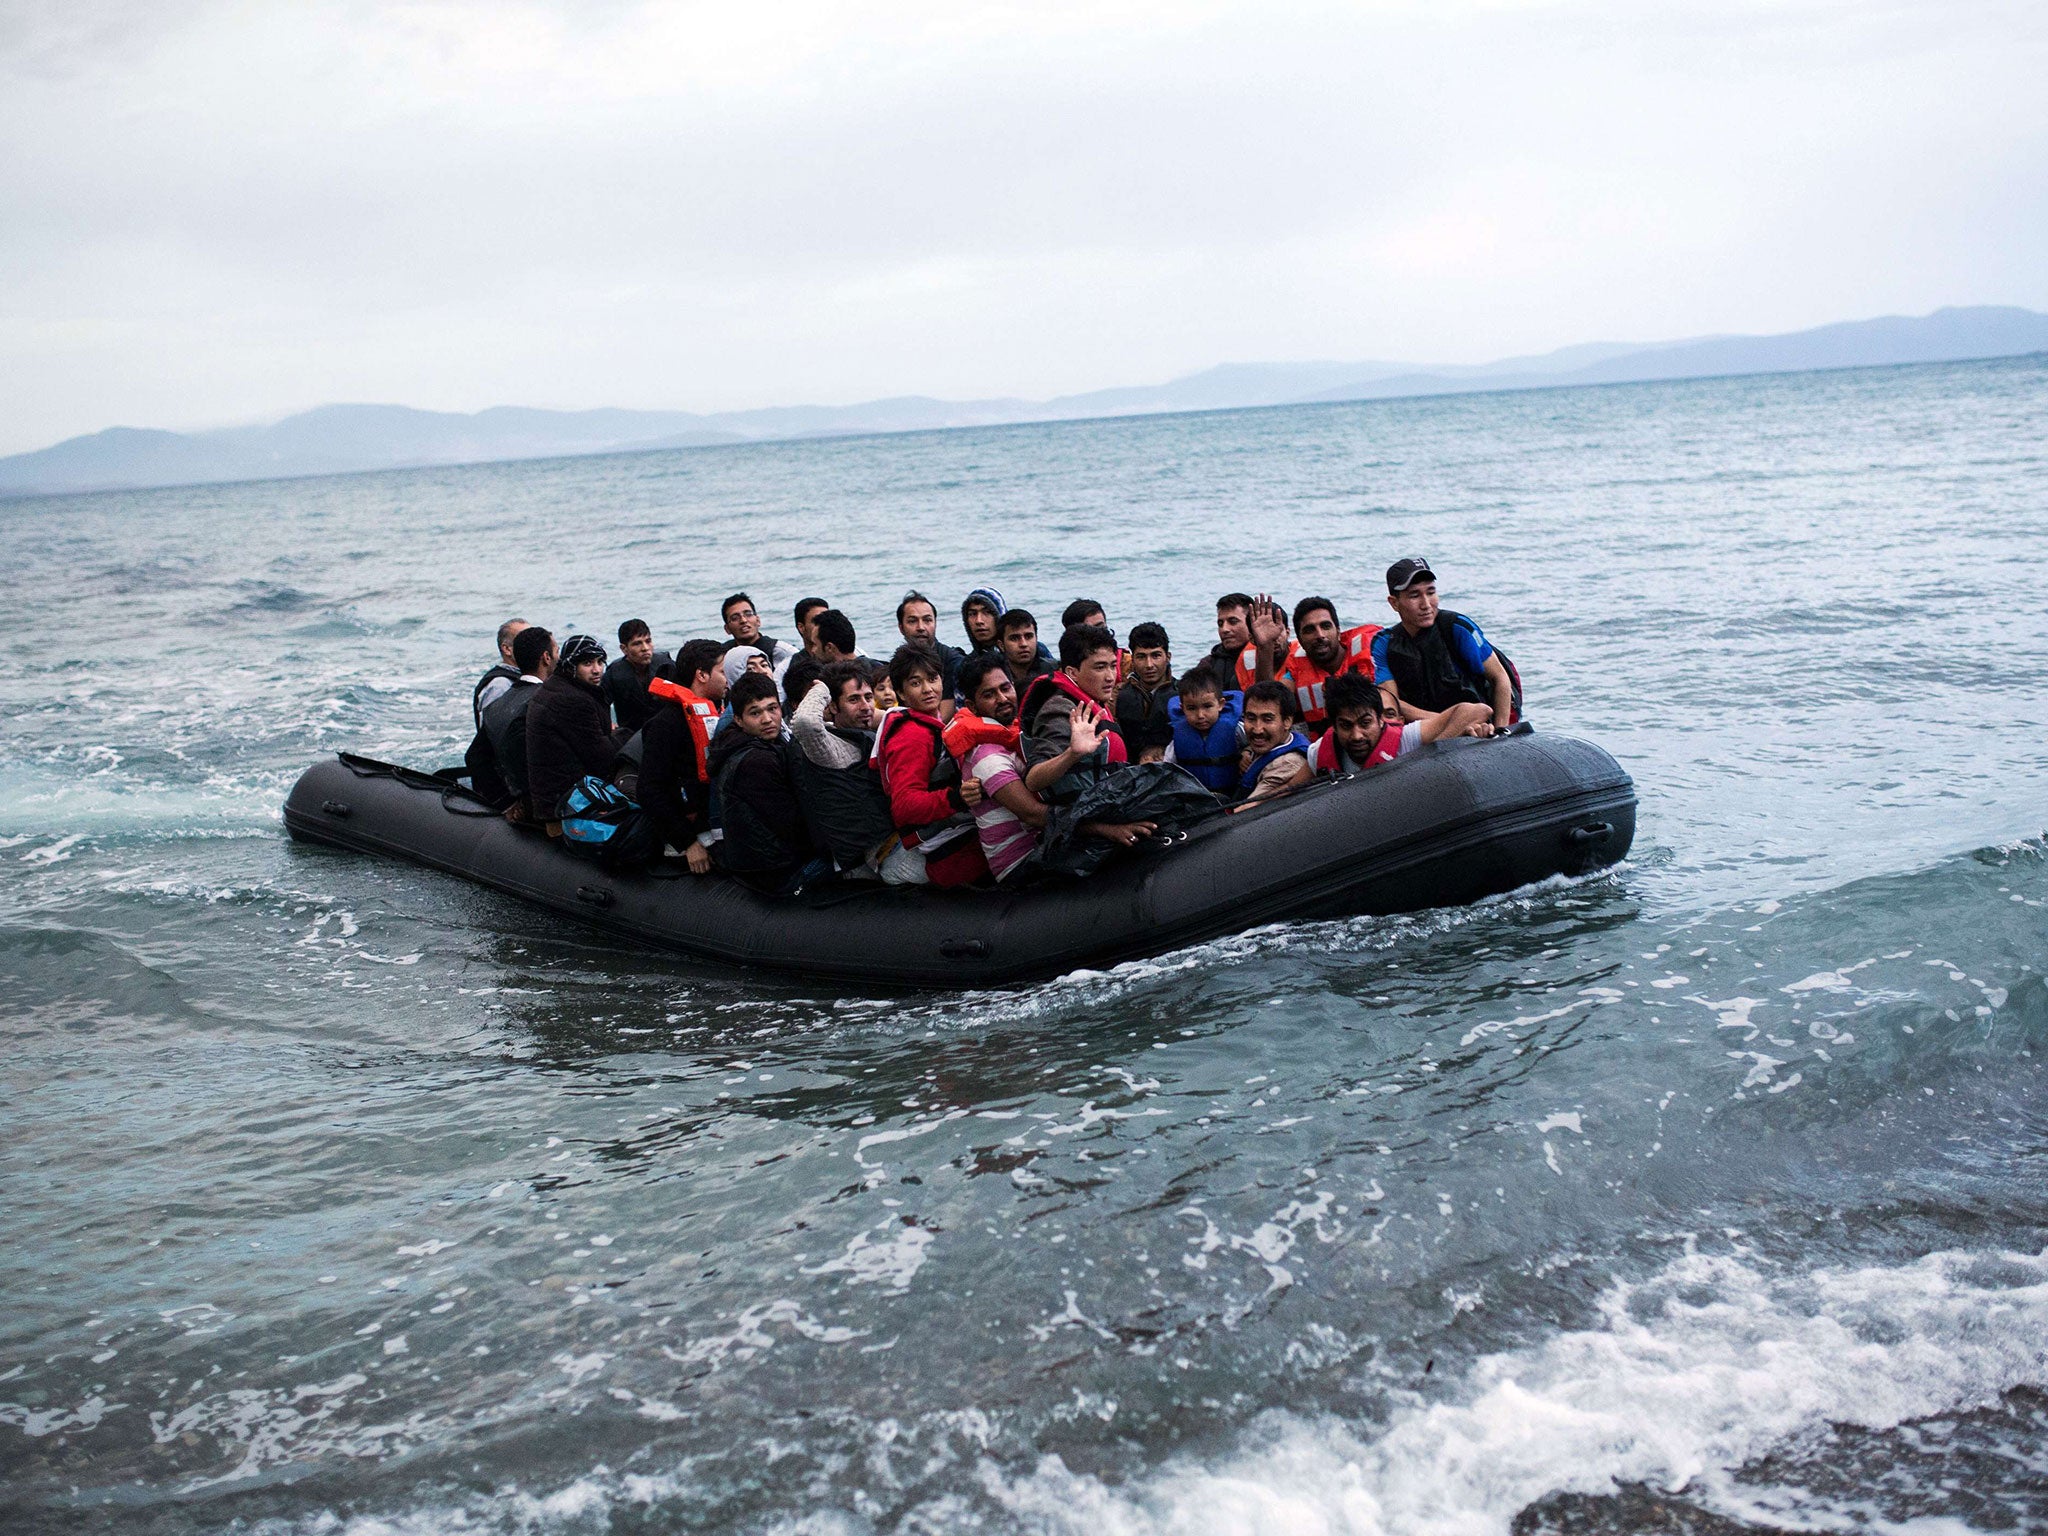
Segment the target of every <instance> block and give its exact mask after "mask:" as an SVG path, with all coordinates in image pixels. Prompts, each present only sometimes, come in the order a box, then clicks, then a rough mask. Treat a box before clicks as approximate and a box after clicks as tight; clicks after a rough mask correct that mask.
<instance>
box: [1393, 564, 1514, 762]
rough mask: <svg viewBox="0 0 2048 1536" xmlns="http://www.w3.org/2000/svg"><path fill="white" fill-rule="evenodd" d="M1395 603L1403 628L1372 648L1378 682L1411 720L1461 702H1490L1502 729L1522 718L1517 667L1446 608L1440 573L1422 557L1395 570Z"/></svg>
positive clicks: (1399, 626) (1471, 625)
mask: <svg viewBox="0 0 2048 1536" xmlns="http://www.w3.org/2000/svg"><path fill="white" fill-rule="evenodd" d="M1387 605H1388V606H1389V607H1390V608H1392V609H1393V610H1394V612H1395V613H1396V614H1398V615H1399V616H1400V619H1401V622H1400V623H1399V624H1391V625H1389V626H1387V627H1386V628H1385V629H1383V630H1381V631H1380V632H1379V634H1378V635H1377V636H1376V637H1375V638H1374V640H1373V643H1372V659H1373V671H1374V680H1375V681H1376V682H1378V684H1379V685H1380V688H1381V690H1382V691H1383V692H1385V693H1386V694H1387V695H1388V697H1389V698H1390V699H1391V700H1392V702H1393V703H1394V705H1395V707H1396V709H1397V710H1398V711H1399V713H1400V716H1401V718H1402V719H1404V720H1419V719H1421V718H1422V717H1423V716H1424V715H1432V714H1435V713H1437V712H1438V711H1439V710H1445V709H1449V708H1450V707H1451V706H1452V705H1453V704H1462V703H1473V704H1484V705H1486V706H1487V707H1488V708H1490V709H1491V710H1492V711H1493V724H1494V729H1496V730H1501V731H1505V730H1506V729H1507V728H1508V727H1509V726H1511V725H1513V724H1514V723H1515V722H1516V721H1517V720H1519V719H1521V717H1522V679H1521V676H1520V674H1518V673H1517V672H1516V671H1515V665H1514V663H1513V662H1511V661H1509V660H1508V659H1507V657H1506V656H1504V655H1502V654H1501V653H1500V652H1499V651H1497V650H1495V649H1494V647H1493V646H1492V645H1491V644H1490V643H1489V642H1488V641H1487V638H1486V636H1485V635H1484V634H1483V633H1482V632H1481V631H1480V628H1479V626H1478V625H1477V624H1475V623H1473V622H1472V620H1470V619H1468V618H1466V617H1465V615H1463V614H1462V613H1453V612H1451V610H1450V609H1448V608H1442V607H1439V606H1438V603H1437V595H1436V572H1434V571H1432V570H1431V569H1430V568H1429V562H1428V561H1427V560H1424V559H1422V558H1421V557H1420V556H1410V557H1409V558H1408V559H1406V560H1396V561H1395V562H1394V563H1393V564H1392V565H1390V566H1388V567H1387Z"/></svg>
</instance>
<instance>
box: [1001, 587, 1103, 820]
mask: <svg viewBox="0 0 2048 1536" xmlns="http://www.w3.org/2000/svg"><path fill="white" fill-rule="evenodd" d="M1115 690H1116V636H1114V635H1112V634H1111V633H1110V632H1109V631H1108V630H1106V629H1099V628H1097V627H1096V626H1094V625H1092V624H1077V625H1075V626H1074V628H1072V629H1070V630H1068V631H1067V632H1066V633H1065V634H1063V635H1061V636H1060V667H1059V670H1058V671H1056V672H1050V673H1047V674H1046V675H1045V676H1043V677H1037V678H1033V679H1032V681H1031V685H1030V687H1028V688H1027V689H1025V690H1024V694H1023V701H1022V702H1021V703H1020V704H1019V706H1018V710H1017V717H1018V720H1019V722H1020V723H1021V724H1022V726H1023V728H1024V761H1025V763H1026V764H1028V765H1029V766H1028V770H1027V771H1026V773H1025V775H1024V782H1025V784H1026V786H1027V787H1028V788H1029V789H1030V790H1031V792H1032V793H1033V794H1036V795H1041V796H1043V797H1044V798H1045V799H1046V800H1048V801H1050V802H1051V803H1053V804H1055V805H1059V804H1064V803H1065V802H1067V801H1069V800H1071V799H1072V798H1073V797H1074V796H1075V795H1077V794H1079V793H1080V791H1081V788H1082V785H1081V783H1080V782H1079V780H1078V779H1077V778H1073V777H1072V776H1073V775H1075V774H1076V771H1077V770H1079V769H1080V768H1081V767H1082V765H1083V764H1085V763H1088V762H1090V761H1091V760H1092V761H1095V762H1096V763H1097V765H1098V766H1100V767H1107V766H1108V765H1109V764H1112V763H1124V762H1129V761H1130V753H1129V751H1128V749H1127V748H1126V746H1125V744H1124V739H1123V737H1121V736H1119V735H1118V734H1117V729H1116V719H1115V716H1113V715H1112V714H1111V713H1110V704H1111V701H1112V698H1113V696H1114V693H1115ZM1077 718H1081V719H1086V720H1088V721H1090V722H1092V724H1093V725H1094V726H1095V727H1096V729H1095V731H1093V732H1088V733H1083V732H1078V731H1076V729H1075V721H1076V719H1077ZM1089 735H1094V736H1097V737H1098V740H1092V741H1091V740H1088V739H1087V737H1088V736H1089Z"/></svg>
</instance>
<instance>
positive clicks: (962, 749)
mask: <svg viewBox="0 0 2048 1536" xmlns="http://www.w3.org/2000/svg"><path fill="white" fill-rule="evenodd" d="M942 734H943V737H944V740H945V743H946V750H947V751H948V752H950V753H952V754H953V756H954V757H955V758H956V759H957V760H958V761H960V762H961V763H965V762H966V761H967V754H968V753H970V752H972V751H973V750H974V749H975V748H976V747H982V746H987V745H988V744H989V743H991V742H993V743H994V744H995V745H997V746H999V747H1014V746H1016V745H1017V737H1018V736H1019V734H1021V733H1020V731H1019V729H1018V726H1017V722H1016V721H1014V720H1012V721H1011V722H1010V723H1009V724H1008V725H997V724H996V723H995V721H993V720H989V719H986V718H984V717H983V716H981V715H977V714H976V713H975V712H974V711H973V710H971V709H966V708H961V709H956V710H954V711H953V718H952V719H951V720H948V721H947V722H946V729H945V731H944V732H943V733H942Z"/></svg>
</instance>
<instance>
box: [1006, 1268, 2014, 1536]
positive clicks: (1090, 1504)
mask: <svg viewBox="0 0 2048 1536" xmlns="http://www.w3.org/2000/svg"><path fill="white" fill-rule="evenodd" d="M2044 1336H2048V1254H2042V1255H2038V1256H2021V1255H2005V1256H2002V1257H2001V1258H2000V1259H1999V1260H1998V1261H1997V1262H1996V1263H1995V1264H1993V1263H1986V1262H1985V1261H1984V1260H1982V1259H1981V1258H1979V1257H1977V1256H1974V1255H1969V1254H1962V1253H1941V1254H1935V1255H1933V1256H1931V1257H1929V1258H1926V1259H1923V1260H1921V1261H1920V1262H1919V1263H1916V1264H1910V1265H1906V1266H1904V1267H1900V1268H1884V1267H1874V1268H1867V1269H1847V1270H1833V1271H1821V1272H1818V1273H1813V1274H1807V1275H1803V1276H1790V1275H1778V1274H1773V1273H1771V1272H1769V1271H1767V1270H1763V1269H1760V1268H1755V1267H1751V1266H1750V1265H1748V1264H1745V1263H1743V1262H1741V1261H1739V1260H1736V1259H1731V1258H1725V1257H1721V1258H1710V1257H1705V1256H1701V1255H1697V1254H1688V1255H1687V1256H1685V1257H1683V1258H1680V1259H1678V1260H1676V1261H1675V1262H1673V1263H1672V1264H1671V1265H1670V1266H1668V1267H1667V1269H1666V1270H1665V1271H1664V1272H1663V1273H1662V1274H1661V1275H1659V1276H1657V1277H1656V1278H1655V1279H1654V1280H1652V1281H1650V1282H1647V1283H1644V1284H1641V1285H1619V1286H1616V1287H1614V1288H1612V1289H1611V1290H1610V1291H1609V1293H1608V1294H1607V1296H1606V1297H1605V1298H1604V1300H1603V1303H1602V1307H1601V1321H1600V1324H1599V1326H1597V1327H1594V1328H1589V1329H1585V1330H1582V1331H1577V1332H1572V1333H1566V1334H1561V1335H1559V1336H1557V1337H1555V1338H1553V1339H1551V1340H1550V1341H1549V1342H1547V1343H1544V1344H1541V1345H1538V1346H1535V1347H1533V1348H1531V1349H1527V1350H1521V1351H1515V1352H1511V1353H1506V1354H1500V1355H1494V1356H1490V1357H1487V1358H1485V1359H1483V1360H1481V1361H1480V1362H1479V1363H1478V1364H1477V1366H1476V1367H1475V1368H1474V1369H1473V1370H1472V1371H1471V1372H1470V1373H1469V1375H1468V1376H1467V1378H1466V1379H1465V1381H1464V1382H1463V1384H1462V1385H1461V1386H1460V1387H1459V1388H1458V1389H1456V1390H1455V1391H1454V1392H1453V1393H1452V1395H1451V1396H1450V1397H1448V1398H1446V1399H1444V1400H1440V1401H1435V1402H1430V1403H1419V1402H1418V1403H1415V1404H1413V1405H1412V1406H1410V1407H1407V1408H1405V1409H1402V1410H1400V1411H1398V1412H1397V1413H1396V1414H1395V1415H1394V1417H1393V1419H1392V1421H1391V1422H1390V1423H1389V1424H1388V1426H1387V1428H1386V1430H1385V1432H1384V1433H1382V1434H1380V1435H1378V1436H1376V1437H1372V1438H1367V1437H1366V1436H1364V1435H1363V1434H1361V1433H1360V1432H1359V1431H1357V1430H1356V1429H1354V1428H1352V1427H1349V1426H1346V1425H1343V1424H1340V1423H1337V1422H1335V1421H1332V1420H1310V1419H1306V1418H1301V1417H1297V1416H1294V1415H1289V1414H1275V1415H1269V1416H1268V1417H1267V1418H1266V1419H1264V1420H1262V1421H1261V1422H1260V1423H1259V1424H1258V1425H1256V1426H1254V1428H1253V1430H1252V1431H1251V1432H1250V1433H1249V1435H1248V1437H1247V1439H1248V1443H1247V1444H1246V1445H1245V1446H1244V1447H1243V1448H1242V1449H1240V1450H1239V1451H1238V1452H1237V1453H1235V1454H1234V1455H1232V1456H1229V1457H1227V1458H1224V1459H1222V1460H1218V1461H1211V1462H1192V1461H1189V1462H1174V1463H1169V1464H1168V1465H1167V1466H1165V1467H1163V1468H1161V1469H1160V1470H1159V1471H1158V1472H1156V1473H1154V1474H1152V1475H1151V1476H1149V1477H1147V1478H1144V1479H1141V1480H1139V1481H1138V1482H1136V1483H1135V1484H1131V1485H1126V1486H1122V1487H1114V1488H1113V1487H1110V1486H1107V1485H1105V1484H1103V1483H1102V1482H1100V1481H1098V1480H1097V1479H1095V1478H1093V1477H1090V1476H1085V1475H1082V1474H1078V1473H1074V1472H1071V1471H1069V1470H1068V1469H1067V1468H1066V1467H1065V1466H1064V1465H1063V1464H1062V1463H1061V1462H1060V1461H1059V1460H1058V1459H1057V1458H1052V1457H1048V1458H1047V1459H1046V1460H1045V1461H1044V1462H1042V1463H1041V1464H1040V1465H1039V1466H1038V1467H1037V1468H1036V1469H1035V1470H1034V1471H1032V1472H1031V1473H1029V1474H1027V1475H1024V1476H1021V1477H1014V1478H1003V1477H998V1476H995V1475H993V1474H991V1475H990V1477H989V1487H990V1489H991V1491H992V1492H993V1493H994V1494H995V1496H996V1497H997V1498H998V1499H999V1500H1000V1501H1001V1502H1002V1503H1003V1504H1004V1505H1006V1506H1007V1507H1008V1508H1009V1509H1010V1510H1011V1512H1012V1513H1013V1514H1014V1515H1015V1516H1016V1517H1017V1518H1018V1520H1019V1523H1020V1524H1022V1525H1024V1526H1026V1527H1027V1528H1029V1529H1031V1530H1034V1531H1046V1532H1067V1531H1072V1532H1088V1533H1090V1536H1095V1533H1108V1536H1166V1533H1183V1532H1185V1533H1194V1532H1212V1531H1214V1532H1231V1533H1233V1536H1266V1533H1272V1536H1297V1533H1317V1536H1382V1533H1386V1536H1393V1533H1397V1532H1398V1533H1417V1532H1429V1533H1447V1536H1468V1533H1469V1536H1481V1533H1484V1536H1496V1533H1501V1532H1505V1531H1506V1530H1507V1529H1508V1528H1509V1525H1510V1522H1511V1521H1512V1520H1513V1517H1514V1515H1515V1513H1516V1511H1518V1510H1520V1509H1522V1508H1523V1507H1525V1506H1526V1505H1528V1504H1529V1503H1531V1502H1532V1501H1534V1500H1536V1499H1539V1498H1542V1497H1544V1496H1545V1495H1547V1494H1550V1493H1553V1492H1558V1491H1565V1490H1576V1491H1582V1492H1593V1493H1598V1492H1604V1491H1606V1490H1608V1489H1610V1488H1611V1487H1612V1486H1613V1483H1614V1481H1615V1480H1616V1479H1624V1480H1630V1481H1642V1482H1647V1483H1650V1484H1653V1485H1657V1486H1662V1487H1667V1488H1677V1487H1681V1486H1685V1485H1687V1484H1691V1485H1692V1486H1693V1487H1694V1488H1695V1490H1696V1491H1698V1492H1701V1493H1702V1494H1704V1495H1705V1496H1706V1497H1708V1498H1710V1499H1711V1498H1712V1496H1713V1490H1714V1488H1715V1486H1716V1484H1717V1482H1718V1481H1719V1480H1720V1479H1721V1477H1722V1476H1723V1474H1725V1473H1726V1472H1727V1471H1728V1470H1730V1469H1732V1468H1734V1467H1736V1466H1739V1465H1740V1464H1741V1463H1742V1462H1744V1461H1745V1460H1747V1459H1749V1458H1750V1457H1752V1456H1754V1455H1756V1454H1757V1453H1759V1452H1761V1451H1763V1450H1765V1449H1766V1448H1768V1447H1770V1446H1772V1445H1773V1444H1776V1443H1779V1442H1781V1441H1783V1440H1785V1439H1786V1438H1788V1437H1789V1436H1792V1435H1794V1434H1796V1433H1798V1432H1800V1431H1801V1430H1803V1429H1807V1428H1810V1427H1812V1426H1815V1425H1819V1424H1824V1423H1829V1422H1850V1423H1857V1424H1862V1425H1865V1426H1869V1427H1873V1428H1882V1427H1887V1426H1890V1425H1894V1424H1897V1423H1899V1422H1901V1421H1902V1420H1905V1419H1910V1418H1914V1417H1919V1416H1923V1415H1926V1414H1931V1413H1937V1412H1942V1411H1945V1410H1952V1409H1957V1408H1963V1407H1968V1406H1973V1405H1977V1404H1981V1403H1984V1402H1986V1401H1989V1400H1991V1399H1993V1398H1995V1397H1996V1396H1997V1394H1998V1393H1999V1392H2000V1391H2002V1390H2004V1389H2006V1388H2008V1387H2011V1386H2015V1385H2018V1384H2020V1383H2022V1382H2031V1383H2038V1382H2040V1381H2042V1380H2044V1379H2048V1366H2044V1360H2043V1350H2042V1346H2041V1340H2042V1338H2043V1337H2044Z"/></svg>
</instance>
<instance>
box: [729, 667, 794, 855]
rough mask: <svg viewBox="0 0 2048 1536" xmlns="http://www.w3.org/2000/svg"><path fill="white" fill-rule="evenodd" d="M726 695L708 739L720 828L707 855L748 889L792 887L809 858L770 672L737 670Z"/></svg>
mask: <svg viewBox="0 0 2048 1536" xmlns="http://www.w3.org/2000/svg"><path fill="white" fill-rule="evenodd" d="M728 702H729V703H730V704H731V705H732V724H731V725H729V726H727V727H726V728H725V729H724V730H722V731H720V732H719V733H718V734H717V735H716V736H715V737H713V738H712V741H711V760H710V767H711V781H712V782H713V783H714V784H716V785H717V786H718V807H719V816H720V819H721V824H722V826H723V829H724V833H725V835H724V836H723V837H722V838H721V839H720V840H719V842H718V848H717V853H716V855H715V857H716V858H717V860H718V866H719V868H721V869H723V870H725V871H727V872H728V873H730V874H734V875H737V876H739V877H740V878H741V879H742V880H745V881H746V882H747V883H748V884H749V885H752V886H754V887H755V888H756V889H759V890H762V891H766V892H769V893H770V894H772V895H788V894H792V893H794V892H795V891H796V890H797V888H798V887H799V886H800V885H801V884H802V883H803V879H804V876H805V874H806V873H807V872H808V869H809V867H810V865H811V864H812V862H813V860H812V854H811V837H810V831H809V828H808V827H806V825H805V824H804V813H803V806H802V805H801V804H800V803H799V802H798V800H797V794H796V774H795V770H794V765H793V764H792V763H791V761H790V754H791V753H792V752H793V751H794V750H795V749H794V748H793V747H792V746H791V744H790V743H789V742H786V741H784V740H783V739H782V700H781V699H780V698H779V697H777V694H776V688H775V679H774V678H772V677H769V676H767V675H766V674H764V673H760V672H746V673H742V674H741V675H740V679H739V681H738V682H736V683H734V684H733V685H732V691H731V693H730V695H729V696H728Z"/></svg>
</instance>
